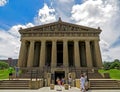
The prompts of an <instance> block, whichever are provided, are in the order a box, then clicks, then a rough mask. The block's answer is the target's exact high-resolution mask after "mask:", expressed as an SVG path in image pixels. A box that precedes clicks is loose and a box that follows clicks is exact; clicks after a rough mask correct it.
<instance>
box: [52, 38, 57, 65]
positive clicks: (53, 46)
mask: <svg viewBox="0 0 120 92" xmlns="http://www.w3.org/2000/svg"><path fill="white" fill-rule="evenodd" d="M56 51H57V46H56V41H55V40H53V41H52V58H51V66H52V67H56V62H57V52H56Z"/></svg>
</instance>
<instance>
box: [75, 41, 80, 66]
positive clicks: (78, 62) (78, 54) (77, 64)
mask: <svg viewBox="0 0 120 92" xmlns="http://www.w3.org/2000/svg"><path fill="white" fill-rule="evenodd" d="M74 60H75V67H80V53H79V43H78V41H74Z"/></svg>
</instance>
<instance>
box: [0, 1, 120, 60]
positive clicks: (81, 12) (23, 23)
mask: <svg viewBox="0 0 120 92" xmlns="http://www.w3.org/2000/svg"><path fill="white" fill-rule="evenodd" d="M119 15H120V1H119V0H0V59H7V58H8V57H11V58H18V55H19V49H20V34H19V33H18V30H19V28H20V27H23V28H28V27H33V26H36V25H41V24H46V23H50V22H54V21H57V20H58V17H61V18H62V20H63V21H66V22H70V23H75V24H79V25H84V26H89V27H94V28H98V26H100V28H101V29H102V30H103V31H102V33H101V34H100V49H101V52H102V60H103V61H104V60H106V61H112V60H114V59H120V55H119V52H120V23H119V22H120V16H119Z"/></svg>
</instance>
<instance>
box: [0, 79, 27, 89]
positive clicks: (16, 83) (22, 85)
mask: <svg viewBox="0 0 120 92" xmlns="http://www.w3.org/2000/svg"><path fill="white" fill-rule="evenodd" d="M0 89H29V80H2V81H0Z"/></svg>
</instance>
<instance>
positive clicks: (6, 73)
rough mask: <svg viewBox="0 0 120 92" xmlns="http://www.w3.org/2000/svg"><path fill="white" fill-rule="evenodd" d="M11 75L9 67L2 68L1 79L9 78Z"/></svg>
mask: <svg viewBox="0 0 120 92" xmlns="http://www.w3.org/2000/svg"><path fill="white" fill-rule="evenodd" d="M8 77H9V71H8V69H4V70H0V79H7V78H8Z"/></svg>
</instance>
